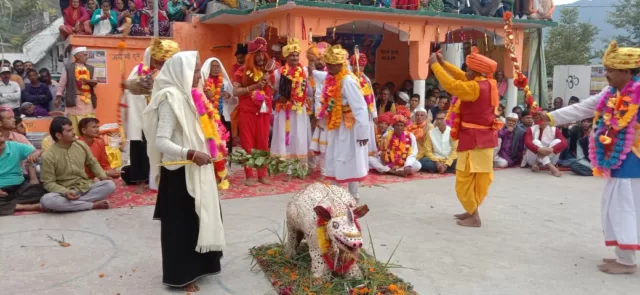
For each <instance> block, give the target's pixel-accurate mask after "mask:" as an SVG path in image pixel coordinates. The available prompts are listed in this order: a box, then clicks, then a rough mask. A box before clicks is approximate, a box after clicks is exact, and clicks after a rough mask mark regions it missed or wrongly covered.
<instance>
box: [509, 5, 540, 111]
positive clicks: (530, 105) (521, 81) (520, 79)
mask: <svg viewBox="0 0 640 295" xmlns="http://www.w3.org/2000/svg"><path fill="white" fill-rule="evenodd" d="M502 20H504V22H505V26H504V30H505V33H506V37H505V38H504V47H505V48H506V49H507V50H508V52H509V57H510V58H511V62H512V63H513V69H514V70H515V71H516V78H515V79H514V80H513V85H515V86H516V87H517V88H518V89H522V91H524V103H525V105H526V106H527V109H529V110H531V111H534V112H537V111H539V110H540V108H539V107H538V105H537V104H536V102H535V101H534V100H533V94H532V93H531V89H529V80H528V79H527V76H525V75H524V73H523V72H522V69H521V68H520V63H518V58H517V57H516V46H515V45H514V44H513V41H514V40H515V36H514V34H513V13H512V12H511V11H507V12H505V13H504V16H503V17H502Z"/></svg>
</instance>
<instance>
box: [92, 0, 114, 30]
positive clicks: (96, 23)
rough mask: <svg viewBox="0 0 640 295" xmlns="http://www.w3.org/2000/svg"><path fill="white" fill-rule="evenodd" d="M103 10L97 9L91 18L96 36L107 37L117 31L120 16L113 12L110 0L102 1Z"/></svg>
mask: <svg viewBox="0 0 640 295" xmlns="http://www.w3.org/2000/svg"><path fill="white" fill-rule="evenodd" d="M100 7H101V8H99V9H96V11H94V12H93V16H91V25H93V35H94V36H106V35H108V34H110V33H112V32H114V31H115V29H116V26H117V25H118V15H117V14H116V13H115V12H114V11H111V2H110V0H102V5H101V6H100Z"/></svg>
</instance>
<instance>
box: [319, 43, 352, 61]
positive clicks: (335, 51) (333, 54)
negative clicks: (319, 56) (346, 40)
mask: <svg viewBox="0 0 640 295" xmlns="http://www.w3.org/2000/svg"><path fill="white" fill-rule="evenodd" d="M347 56H348V55H347V51H346V50H344V49H342V46H340V44H337V45H334V46H331V47H329V48H327V50H326V51H325V53H324V62H325V63H328V64H332V65H339V64H340V65H342V64H345V63H347Z"/></svg>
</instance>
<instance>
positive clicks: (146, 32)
mask: <svg viewBox="0 0 640 295" xmlns="http://www.w3.org/2000/svg"><path fill="white" fill-rule="evenodd" d="M141 2H142V1H140V2H137V1H136V2H134V1H129V13H130V14H131V17H132V23H131V24H132V25H131V30H130V32H129V34H130V35H131V36H150V35H151V33H152V31H151V30H152V29H153V21H154V20H156V19H158V20H159V22H158V33H159V34H160V36H169V30H170V29H171V24H170V23H169V19H168V18H167V17H166V15H165V12H164V11H163V10H159V11H158V15H157V17H155V18H154V17H152V16H153V4H151V7H150V8H149V5H148V4H147V8H145V6H144V5H143V4H141ZM136 3H137V4H136ZM145 3H146V2H145ZM151 3H153V2H151Z"/></svg>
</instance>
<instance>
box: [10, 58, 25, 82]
mask: <svg viewBox="0 0 640 295" xmlns="http://www.w3.org/2000/svg"><path fill="white" fill-rule="evenodd" d="M13 70H14V71H15V72H16V75H18V76H20V78H22V81H25V80H27V71H26V69H25V67H24V63H23V62H22V61H21V60H19V59H16V60H14V61H13Z"/></svg>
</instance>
